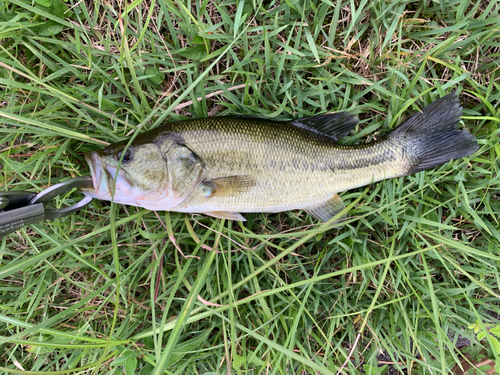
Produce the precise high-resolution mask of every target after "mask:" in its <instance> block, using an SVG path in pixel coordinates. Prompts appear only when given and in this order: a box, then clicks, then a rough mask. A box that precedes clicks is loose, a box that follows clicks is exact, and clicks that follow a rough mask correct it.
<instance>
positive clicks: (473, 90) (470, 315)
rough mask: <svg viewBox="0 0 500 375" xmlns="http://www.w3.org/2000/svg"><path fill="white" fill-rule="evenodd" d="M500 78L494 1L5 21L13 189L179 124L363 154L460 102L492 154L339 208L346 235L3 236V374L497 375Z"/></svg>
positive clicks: (264, 220) (190, 228) (120, 218)
mask: <svg viewBox="0 0 500 375" xmlns="http://www.w3.org/2000/svg"><path fill="white" fill-rule="evenodd" d="M499 77H500V3H499V2H498V1H494V0H492V1H477V2H470V1H465V0H462V1H461V0H448V1H445V0H440V1H425V2H419V1H399V0H395V1H368V0H361V1H359V0H356V1H352V0H350V1H343V0H331V1H330V0H322V1H320V0H310V1H309V0H307V1H296V0H287V1H256V0H245V1H235V0H228V1H209V0H203V1H201V0H198V1H193V2H190V1H175V0H172V1H171V0H144V1H142V0H135V1H133V2H131V3H127V2H116V1H93V2H92V1H89V0H83V1H76V0H68V1H64V0H33V1H28V0H7V1H5V0H0V159H1V168H0V190H1V191H6V190H9V191H10V190H30V191H35V192H39V191H42V190H43V189H46V188H48V187H49V186H51V185H54V184H56V183H58V182H60V181H64V180H67V179H68V178H71V177H76V176H84V175H88V174H89V168H88V166H87V164H86V162H85V160H84V158H83V154H84V152H86V151H89V150H97V149H99V148H102V147H104V146H105V145H107V144H109V143H112V142H116V141H119V140H123V139H129V137H130V136H132V135H134V134H137V133H139V132H142V131H144V130H147V129H152V128H155V127H157V126H159V125H161V124H162V123H165V122H170V121H176V120H182V119H187V118H204V117H211V116H224V115H230V114H237V115H254V116H261V117H266V118H272V119H276V120H290V119H293V118H302V117H307V116H312V115H316V114H323V113H327V112H333V111H349V112H351V113H354V114H356V115H357V116H358V117H359V118H360V123H359V125H357V126H356V128H355V129H354V130H353V131H352V132H351V133H350V134H349V135H348V136H347V137H346V138H345V139H343V140H341V142H342V143H346V144H362V143H365V142H368V141H371V140H374V139H378V138H380V137H381V136H383V135H384V134H387V132H388V131H390V130H391V129H392V128H394V127H395V126H397V125H398V124H400V123H402V122H403V121H404V120H405V119H406V118H408V117H409V116H410V115H411V114H412V113H414V112H416V111H418V110H419V109H421V108H422V107H423V106H424V105H426V104H429V103H430V102H431V101H433V100H435V99H437V98H439V97H442V96H444V95H445V94H447V93H449V92H451V91H456V92H457V93H458V94H459V97H460V102H461V104H462V106H463V118H462V123H461V124H460V128H462V129H467V130H469V131H470V132H471V133H473V134H474V135H475V136H476V137H477V139H478V142H479V150H478V151H477V152H476V153H474V154H473V155H471V156H470V157H467V158H462V159H459V160H455V161H451V162H449V163H447V164H445V165H443V166H440V167H436V168H434V169H431V170H428V171H425V172H419V173H417V174H415V175H411V176H407V177H402V178H397V179H392V180H386V181H382V182H379V183H376V184H373V185H370V186H366V187H363V188H357V189H353V190H350V191H347V192H344V193H342V199H343V200H344V202H345V204H346V206H348V212H347V217H348V220H347V222H346V225H344V226H343V227H342V228H333V229H332V228H331V227H327V226H322V225H320V223H318V221H317V220H315V219H314V218H312V217H311V216H309V215H308V214H306V213H305V212H302V211H290V212H283V213H279V214H264V213H256V214H244V216H245V217H246V219H247V221H246V222H233V221H227V220H221V219H215V218H211V217H207V216H204V215H190V214H188V215H187V214H181V213H175V212H152V211H147V210H144V209H140V208H137V207H131V206H123V205H118V204H114V203H113V204H112V203H110V202H106V201H99V200H94V201H93V202H92V203H91V204H90V205H89V206H87V207H86V208H85V209H82V210H81V211H79V212H78V213H76V214H73V215H71V216H67V217H64V218H61V219H58V220H51V221H44V222H40V223H38V224H35V225H32V226H29V227H25V228H23V229H21V230H18V231H17V232H15V233H12V234H10V235H8V236H5V237H3V238H1V239H0V372H1V373H5V374H27V373H29V374H36V373H44V374H73V373H79V374H106V373H113V374H115V373H116V374H119V373H124V374H128V375H129V374H141V375H144V374H164V373H167V374H173V373H175V374H177V373H181V374H215V373H234V374H261V373H270V374H271V373H272V374H314V373H320V374H337V373H340V374H355V373H361V372H362V371H365V372H366V373H369V374H385V373H388V372H389V371H391V373H398V372H399V373H408V374H409V373H411V374H448V373H451V371H452V368H454V367H455V366H457V364H460V365H461V366H468V362H472V363H476V362H479V361H481V360H482V359H480V357H481V356H480V355H479V354H478V353H479V352H481V351H482V353H485V354H484V355H485V356H486V357H487V358H490V359H492V360H498V363H499V370H498V371H500V360H499V357H500V342H499V341H498V340H497V338H496V336H495V335H497V334H498V335H499V336H500V327H499V324H500V320H498V319H496V317H498V314H500V304H499V302H500V301H499V299H500V289H499V285H498V284H499V282H500V223H499V220H500V219H499V212H500V185H499V183H500V168H499V167H500V162H499V158H500V145H499V142H498V140H499V133H500V130H499V124H500V119H499V118H500V79H499ZM297 189H302V187H301V186H300V184H297ZM304 194H307V191H306V190H305V189H304ZM80 199H81V194H79V193H78V192H76V191H73V192H71V193H69V194H64V195H61V196H59V197H57V198H56V199H55V200H54V202H53V206H52V207H65V206H69V205H72V204H74V203H75V202H77V201H79V200H80ZM459 335H460V337H461V338H465V339H468V340H470V341H471V345H470V346H468V347H467V348H465V349H464V348H461V349H460V348H459V349H457V348H456V344H457V340H459ZM381 354H384V355H383V358H382V356H381ZM484 355H483V357H481V358H483V359H484ZM380 358H381V359H383V360H381V361H380V362H379V359H380Z"/></svg>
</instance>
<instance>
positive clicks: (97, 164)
mask: <svg viewBox="0 0 500 375" xmlns="http://www.w3.org/2000/svg"><path fill="white" fill-rule="evenodd" d="M84 156H85V160H86V161H87V164H88V165H89V168H90V175H91V176H92V185H93V187H81V188H80V189H79V190H80V191H81V192H82V193H84V194H87V195H90V196H92V197H95V198H100V199H103V198H105V196H109V189H108V184H107V178H106V177H105V178H103V173H102V172H103V167H102V163H101V158H100V157H99V156H98V155H97V153H96V152H94V151H89V152H86V153H85V155H84ZM103 195H104V196H103Z"/></svg>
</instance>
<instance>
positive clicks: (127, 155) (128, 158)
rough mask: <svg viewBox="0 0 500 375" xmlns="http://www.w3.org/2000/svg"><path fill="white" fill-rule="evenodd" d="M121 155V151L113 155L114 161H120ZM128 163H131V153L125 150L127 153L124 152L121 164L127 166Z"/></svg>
mask: <svg viewBox="0 0 500 375" xmlns="http://www.w3.org/2000/svg"><path fill="white" fill-rule="evenodd" d="M122 153H123V149H122V150H120V151H118V152H117V153H116V154H115V160H116V161H120V159H121V157H122ZM130 161H132V153H131V152H130V149H127V151H125V154H124V155H123V159H122V164H127V163H128V162H130Z"/></svg>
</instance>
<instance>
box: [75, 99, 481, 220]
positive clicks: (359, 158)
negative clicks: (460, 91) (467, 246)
mask: <svg viewBox="0 0 500 375" xmlns="http://www.w3.org/2000/svg"><path fill="white" fill-rule="evenodd" d="M461 115H462V108H461V106H460V104H459V99H458V95H457V94H456V93H454V92H452V93H450V94H448V95H446V96H444V97H442V98H440V99H438V100H436V101H434V102H432V103H431V104H429V105H428V106H426V107H425V108H423V109H422V110H421V111H420V112H417V113H416V114H415V115H413V116H412V117H410V118H409V119H408V120H406V121H405V122H404V123H402V124H401V125H399V126H398V127H396V128H394V129H393V130H391V131H389V132H388V133H387V134H385V135H384V136H382V137H380V138H379V139H377V140H374V141H371V142H369V143H363V144H357V145H346V144H340V143H339V140H340V139H342V138H344V137H345V136H346V135H347V134H348V133H349V132H351V130H352V129H353V128H354V127H355V126H356V125H357V124H358V123H359V120H358V118H357V117H356V116H355V115H353V114H350V113H348V112H338V113H332V114H324V115H317V116H312V117H307V118H302V119H295V120H291V121H273V120H268V119H262V118H258V117H249V116H228V117H210V118H202V119H190V120H185V121H179V122H172V123H166V124H164V125H161V126H159V127H157V128H154V129H152V130H149V131H146V132H144V133H142V134H139V135H137V136H136V138H135V139H134V140H133V142H132V143H131V144H130V145H128V143H129V141H127V140H125V141H121V142H118V143H114V144H112V145H110V146H108V147H106V148H104V149H101V150H97V151H89V152H87V153H86V154H85V159H86V161H87V163H88V164H89V167H90V171H91V175H92V183H93V186H92V187H84V188H81V191H82V192H83V193H85V194H87V195H90V196H92V197H94V198H98V199H103V200H112V201H114V202H115V203H121V204H125V205H132V206H139V207H143V208H145V209H149V210H155V211H174V212H185V213H201V214H205V215H209V216H212V217H216V218H222V219H230V220H239V221H244V220H245V218H244V216H243V215H241V213H249V212H268V213H276V212H282V211H289V210H303V211H305V212H307V213H309V214H310V215H311V216H313V217H314V218H316V219H318V220H320V221H322V222H326V221H328V220H330V219H331V218H333V217H334V216H336V215H338V214H339V213H340V212H341V211H343V210H344V208H345V205H344V203H343V201H342V199H341V197H340V196H339V193H341V192H344V191H346V190H350V189H354V188H357V187H361V186H365V185H368V184H372V183H375V182H377V181H381V180H385V179H389V178H395V177H402V176H408V175H411V174H414V173H417V172H420V171H424V170H427V169H430V168H434V167H436V166H439V165H442V164H445V163H447V162H448V161H450V160H453V159H459V158H462V157H466V156H469V155H471V154H473V153H474V152H476V151H477V150H478V147H479V146H478V142H477V140H476V138H475V137H474V136H473V135H472V134H471V133H469V132H468V131H466V130H462V129H458V124H459V121H460V118H461ZM344 216H345V215H344Z"/></svg>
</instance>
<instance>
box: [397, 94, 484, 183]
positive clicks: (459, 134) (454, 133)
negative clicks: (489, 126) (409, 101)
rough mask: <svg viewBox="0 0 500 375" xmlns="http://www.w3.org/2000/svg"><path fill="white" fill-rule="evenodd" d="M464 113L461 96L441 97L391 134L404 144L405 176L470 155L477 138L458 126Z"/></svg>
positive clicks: (475, 146) (474, 148)
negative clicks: (406, 163)
mask: <svg viewBox="0 0 500 375" xmlns="http://www.w3.org/2000/svg"><path fill="white" fill-rule="evenodd" d="M461 116H462V108H461V107H460V104H459V100H458V95H457V94H456V93H455V92H452V93H450V94H448V95H446V96H444V97H442V98H441V99H438V100H436V101H434V102H432V103H431V104H429V105H428V106H427V107H425V108H424V109H423V110H422V112H419V113H417V114H416V115H414V116H413V117H411V118H410V119H408V120H407V121H406V122H404V123H403V124H401V125H400V126H398V127H397V128H396V129H394V130H393V131H392V132H391V133H390V135H389V137H390V138H391V139H393V140H394V141H396V142H401V143H402V144H403V145H404V146H403V147H404V151H403V152H404V155H405V157H406V158H407V160H408V162H409V169H408V170H407V173H405V175H410V174H413V173H417V172H420V171H423V170H426V169H429V168H433V167H436V166H438V165H441V164H444V163H446V162H448V161H450V160H452V159H459V158H462V157H465V156H469V155H471V154H472V153H474V152H475V151H476V150H477V149H478V148H479V146H478V143H477V140H476V137H474V136H473V135H472V134H470V133H469V132H467V131H466V130H460V129H457V124H458V122H459V121H460V117H461Z"/></svg>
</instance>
